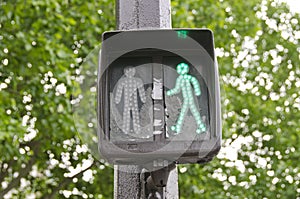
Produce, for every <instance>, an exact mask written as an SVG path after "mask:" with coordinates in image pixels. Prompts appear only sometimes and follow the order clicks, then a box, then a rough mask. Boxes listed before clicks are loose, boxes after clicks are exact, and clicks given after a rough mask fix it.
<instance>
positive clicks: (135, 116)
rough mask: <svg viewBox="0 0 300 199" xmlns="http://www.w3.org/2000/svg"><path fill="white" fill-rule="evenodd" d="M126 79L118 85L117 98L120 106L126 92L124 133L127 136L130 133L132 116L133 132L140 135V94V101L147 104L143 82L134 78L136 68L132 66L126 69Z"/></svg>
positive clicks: (123, 78) (121, 80)
mask: <svg viewBox="0 0 300 199" xmlns="http://www.w3.org/2000/svg"><path fill="white" fill-rule="evenodd" d="M124 74H125V77H122V78H121V79H120V80H119V81H118V83H117V92H116V96H115V102H116V104H119V103H120V101H121V98H122V94H123V90H124V110H123V129H122V130H123V131H124V133H125V134H128V133H129V132H130V124H131V116H130V112H131V114H132V122H133V130H134V132H135V133H140V131H141V127H140V116H139V108H138V97H137V93H138V92H139V96H140V99H141V101H142V102H143V103H145V102H146V95H145V89H144V84H143V81H142V80H141V79H140V78H137V77H134V75H135V68H134V67H132V66H129V67H126V68H125V69H124Z"/></svg>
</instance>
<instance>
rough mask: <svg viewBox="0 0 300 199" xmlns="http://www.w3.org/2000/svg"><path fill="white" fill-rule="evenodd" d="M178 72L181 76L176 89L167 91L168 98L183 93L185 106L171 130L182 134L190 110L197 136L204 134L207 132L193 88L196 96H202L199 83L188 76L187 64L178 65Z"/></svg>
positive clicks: (178, 78)
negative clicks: (185, 118)
mask: <svg viewBox="0 0 300 199" xmlns="http://www.w3.org/2000/svg"><path fill="white" fill-rule="evenodd" d="M176 70H177V73H178V74H179V77H177V79H176V85H175V87H174V88H173V89H171V90H168V91H167V96H172V95H175V94H178V93H180V91H181V92H182V96H183V105H182V108H181V112H180V114H179V117H178V120H177V124H176V125H174V126H172V127H171V130H172V131H175V132H176V133H180V131H181V127H182V124H183V121H184V117H185V115H186V113H187V112H188V110H189V109H190V110H191V113H192V114H193V116H194V118H195V120H196V123H197V130H196V133H197V134H200V133H203V132H205V131H206V127H205V125H204V123H203V122H202V120H201V116H200V113H199V111H198V110H197V107H196V105H195V101H194V95H193V88H192V86H193V87H194V92H195V95H196V96H200V95H201V90H200V85H199V82H198V80H197V79H196V78H195V77H193V76H191V75H189V74H188V72H189V66H188V65H187V64H186V63H180V64H178V65H177V68H176Z"/></svg>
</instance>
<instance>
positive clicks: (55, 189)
mask: <svg viewBox="0 0 300 199" xmlns="http://www.w3.org/2000/svg"><path fill="white" fill-rule="evenodd" d="M95 165H96V163H95V161H94V162H93V163H92V164H91V166H89V167H87V168H86V169H84V170H82V171H80V172H79V173H77V174H75V175H74V176H72V177H68V178H65V179H64V180H63V181H62V182H61V183H60V184H59V185H58V186H56V187H55V188H54V189H53V190H52V192H51V193H50V194H48V195H46V196H44V197H43V198H44V199H53V198H55V195H56V194H57V192H58V191H59V190H61V189H62V188H63V187H65V186H66V185H68V184H70V183H71V182H72V181H73V179H74V178H80V177H82V176H83V173H84V172H85V171H87V170H89V169H90V168H92V167H93V166H95Z"/></svg>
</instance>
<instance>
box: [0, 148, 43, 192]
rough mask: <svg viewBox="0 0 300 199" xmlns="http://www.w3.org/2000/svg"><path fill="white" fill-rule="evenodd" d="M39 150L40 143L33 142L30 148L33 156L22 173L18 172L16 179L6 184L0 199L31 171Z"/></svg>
mask: <svg viewBox="0 0 300 199" xmlns="http://www.w3.org/2000/svg"><path fill="white" fill-rule="evenodd" d="M39 148H40V142H35V145H34V146H32V150H33V152H34V153H33V156H32V157H31V158H30V160H29V161H28V163H27V165H26V167H25V168H24V169H22V171H20V172H19V175H18V177H16V178H14V179H12V181H11V182H10V183H9V184H8V186H7V187H6V188H5V189H3V190H1V191H0V198H3V197H4V196H5V194H7V193H8V192H9V191H10V190H11V189H13V188H14V187H16V186H18V185H19V184H20V180H21V178H23V177H26V176H27V175H28V174H29V172H30V171H31V169H32V166H33V165H34V163H35V162H36V158H37V153H38V151H39Z"/></svg>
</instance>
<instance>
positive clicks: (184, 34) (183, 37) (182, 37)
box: [177, 30, 188, 39]
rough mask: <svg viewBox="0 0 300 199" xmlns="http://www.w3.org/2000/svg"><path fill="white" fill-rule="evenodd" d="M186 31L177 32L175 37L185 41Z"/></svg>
mask: <svg viewBox="0 0 300 199" xmlns="http://www.w3.org/2000/svg"><path fill="white" fill-rule="evenodd" d="M187 34H188V31H187V30H178V31H177V36H178V38H181V39H185V38H187Z"/></svg>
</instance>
